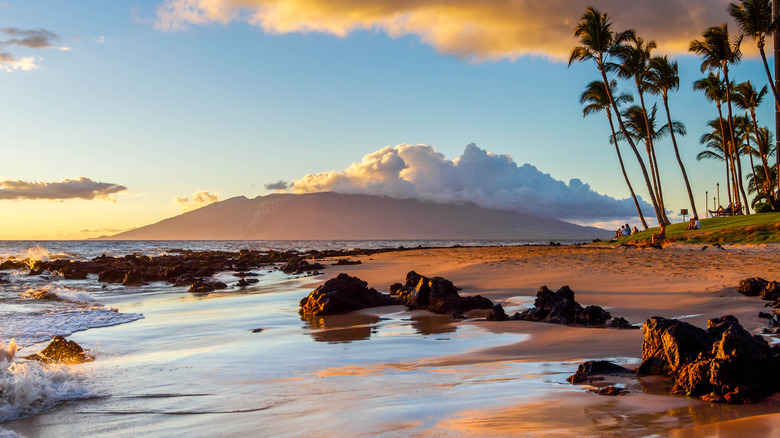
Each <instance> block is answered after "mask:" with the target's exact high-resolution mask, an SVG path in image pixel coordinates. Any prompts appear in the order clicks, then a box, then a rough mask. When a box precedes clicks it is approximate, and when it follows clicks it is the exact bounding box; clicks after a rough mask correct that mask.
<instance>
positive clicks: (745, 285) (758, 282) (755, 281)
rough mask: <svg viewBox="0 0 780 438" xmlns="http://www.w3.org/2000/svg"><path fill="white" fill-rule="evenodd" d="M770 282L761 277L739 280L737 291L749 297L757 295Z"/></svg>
mask: <svg viewBox="0 0 780 438" xmlns="http://www.w3.org/2000/svg"><path fill="white" fill-rule="evenodd" d="M767 284H769V282H768V281H766V280H764V279H763V278H760V277H754V278H747V279H745V280H742V281H740V282H739V287H737V292H739V293H741V294H742V295H746V296H748V297H756V296H758V295H759V294H760V293H761V291H762V290H763V289H764V288H765V287H766V286H767Z"/></svg>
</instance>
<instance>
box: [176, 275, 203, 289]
mask: <svg viewBox="0 0 780 438" xmlns="http://www.w3.org/2000/svg"><path fill="white" fill-rule="evenodd" d="M196 281H198V279H197V278H195V277H194V276H193V275H192V274H182V275H180V276H178V277H176V278H173V279H172V281H171V282H172V283H173V286H174V287H177V286H192V285H193V284H195V282H196Z"/></svg>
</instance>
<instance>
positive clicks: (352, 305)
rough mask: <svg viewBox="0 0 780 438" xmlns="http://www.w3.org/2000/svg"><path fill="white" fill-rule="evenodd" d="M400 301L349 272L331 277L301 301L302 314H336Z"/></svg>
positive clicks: (300, 311) (300, 310)
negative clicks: (378, 290)
mask: <svg viewBox="0 0 780 438" xmlns="http://www.w3.org/2000/svg"><path fill="white" fill-rule="evenodd" d="M393 304H398V301H397V300H396V299H395V298H394V297H391V296H389V295H384V294H382V293H379V292H377V290H376V289H374V288H369V287H368V283H366V282H365V281H363V280H361V279H359V278H357V277H351V276H349V275H347V274H344V273H342V274H339V275H338V276H337V277H336V278H331V279H330V280H328V281H326V282H325V283H323V284H322V285H320V286H319V287H317V288H316V289H314V290H313V291H312V292H311V293H310V294H309V295H308V296H306V297H304V298H303V299H302V300H301V301H300V309H299V311H298V313H300V314H301V315H311V316H314V315H336V314H340V313H346V312H351V311H353V310H359V309H365V308H368V307H378V306H390V305H393Z"/></svg>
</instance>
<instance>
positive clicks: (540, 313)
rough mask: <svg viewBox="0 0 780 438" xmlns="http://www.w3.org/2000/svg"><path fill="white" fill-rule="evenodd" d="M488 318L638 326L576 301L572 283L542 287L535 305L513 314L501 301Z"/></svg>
mask: <svg viewBox="0 0 780 438" xmlns="http://www.w3.org/2000/svg"><path fill="white" fill-rule="evenodd" d="M487 319H488V321H506V320H514V321H516V320H525V321H536V322H546V323H550V324H563V325H571V326H579V327H607V328H618V329H635V328H637V327H634V326H632V325H631V324H630V323H629V322H628V321H626V320H625V319H624V318H613V317H612V315H611V314H610V313H609V312H607V311H606V310H604V309H603V308H602V307H600V306H587V307H582V306H581V305H580V304H579V303H578V302H577V301H575V300H574V291H573V290H571V289H570V288H569V286H563V287H562V288H560V289H558V290H557V291H555V292H553V291H551V290H550V289H548V288H547V286H542V287H540V288H539V292H537V293H536V300H535V301H534V307H532V308H530V309H527V310H525V311H523V312H521V313H515V314H514V315H512V316H511V317H510V316H508V315H507V314H506V312H505V311H504V308H503V307H502V306H501V305H500V304H496V305H495V306H494V307H493V308H492V309H491V311H490V314H489V315H488V317H487Z"/></svg>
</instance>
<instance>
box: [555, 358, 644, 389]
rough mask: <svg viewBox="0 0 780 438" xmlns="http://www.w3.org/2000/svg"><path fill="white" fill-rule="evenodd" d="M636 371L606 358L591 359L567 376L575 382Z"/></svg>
mask: <svg viewBox="0 0 780 438" xmlns="http://www.w3.org/2000/svg"><path fill="white" fill-rule="evenodd" d="M634 375H636V372H635V371H632V370H629V369H628V368H624V367H621V366H620V365H615V364H613V363H612V362H608V361H606V360H589V361H587V362H585V363H582V364H580V366H579V367H577V372H575V373H574V374H572V375H571V376H569V377H567V378H566V381H567V382H569V383H573V384H578V383H584V382H592V381H594V380H603V377H601V376H634Z"/></svg>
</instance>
